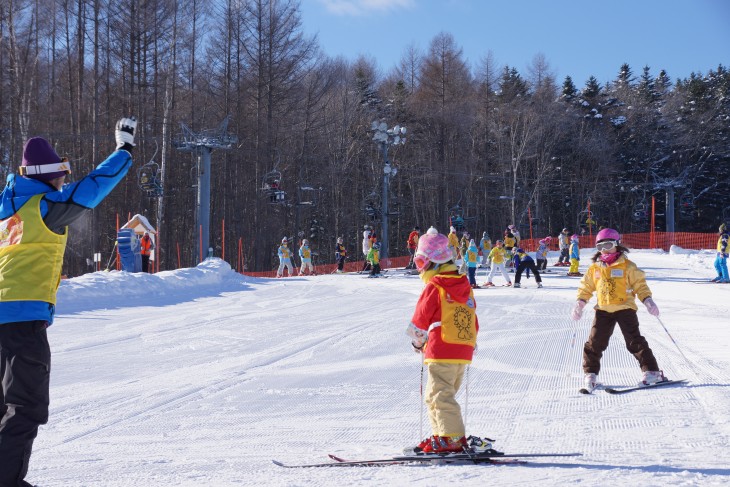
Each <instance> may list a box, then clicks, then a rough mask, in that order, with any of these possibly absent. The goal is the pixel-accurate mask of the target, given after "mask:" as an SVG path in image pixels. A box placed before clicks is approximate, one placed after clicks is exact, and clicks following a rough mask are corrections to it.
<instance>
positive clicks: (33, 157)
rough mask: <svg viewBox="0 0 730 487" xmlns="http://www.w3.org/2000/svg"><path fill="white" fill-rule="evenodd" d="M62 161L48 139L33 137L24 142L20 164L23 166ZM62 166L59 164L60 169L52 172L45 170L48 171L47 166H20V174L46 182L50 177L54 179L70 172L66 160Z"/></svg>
mask: <svg viewBox="0 0 730 487" xmlns="http://www.w3.org/2000/svg"><path fill="white" fill-rule="evenodd" d="M62 162H63V161H62V160H61V158H60V157H59V156H58V154H56V151H55V150H53V147H51V144H49V143H48V141H47V140H46V139H44V138H43V137H33V138H31V139H28V141H27V142H26V143H25V147H23V164H22V165H21V166H22V167H24V168H25V167H30V166H43V165H45V164H60V163H62ZM63 166H64V168H61V167H60V166H59V167H58V169H61V170H56V171H53V172H45V171H49V168H43V169H42V168H40V167H38V168H34V169H22V168H21V170H20V174H22V175H24V176H28V177H29V178H33V179H37V180H39V181H44V182H46V183H47V182H49V181H51V180H52V179H56V178H58V177H61V176H63V175H65V174H70V173H71V166H70V164H68V163H67V162H66V163H64V164H63ZM53 169H56V168H53ZM50 170H52V169H50Z"/></svg>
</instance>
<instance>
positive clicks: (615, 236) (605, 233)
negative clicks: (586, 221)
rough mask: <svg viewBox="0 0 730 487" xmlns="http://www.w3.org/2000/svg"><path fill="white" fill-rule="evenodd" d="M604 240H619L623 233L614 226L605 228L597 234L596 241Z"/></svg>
mask: <svg viewBox="0 0 730 487" xmlns="http://www.w3.org/2000/svg"><path fill="white" fill-rule="evenodd" d="M603 240H615V241H616V242H618V241H620V240H621V234H620V233H618V232H617V231H616V230H614V229H613V228H604V229H603V230H601V231H600V232H598V233H597V234H596V243H598V242H602V241H603Z"/></svg>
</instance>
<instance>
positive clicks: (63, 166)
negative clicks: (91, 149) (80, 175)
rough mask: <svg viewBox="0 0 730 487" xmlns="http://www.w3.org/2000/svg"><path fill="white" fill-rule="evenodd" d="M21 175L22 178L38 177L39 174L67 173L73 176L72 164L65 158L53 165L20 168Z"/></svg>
mask: <svg viewBox="0 0 730 487" xmlns="http://www.w3.org/2000/svg"><path fill="white" fill-rule="evenodd" d="M18 169H19V171H18V172H19V173H20V175H21V176H37V175H39V174H50V173H54V172H65V173H66V174H71V163H69V162H68V159H67V158H65V157H63V158H62V159H61V160H60V161H59V162H54V163H51V164H39V165H36V166H20V167H19V168H18Z"/></svg>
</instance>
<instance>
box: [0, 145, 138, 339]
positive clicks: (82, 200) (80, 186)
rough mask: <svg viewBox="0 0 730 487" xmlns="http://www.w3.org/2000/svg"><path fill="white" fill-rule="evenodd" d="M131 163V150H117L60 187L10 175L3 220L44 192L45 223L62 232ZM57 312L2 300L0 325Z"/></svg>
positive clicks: (1, 202) (0, 200) (1, 205)
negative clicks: (77, 178)
mask: <svg viewBox="0 0 730 487" xmlns="http://www.w3.org/2000/svg"><path fill="white" fill-rule="evenodd" d="M131 166H132V155H131V154H130V153H129V152H127V151H126V150H117V151H114V152H113V153H112V154H111V155H110V156H109V157H107V159H106V160H105V161H104V162H102V163H101V164H99V165H98V166H97V167H96V169H94V170H93V171H91V172H90V173H89V174H88V175H87V176H86V177H84V178H83V179H81V180H79V181H76V182H73V183H68V184H64V185H63V187H62V188H61V189H60V190H56V188H55V187H53V186H51V185H50V184H47V183H45V182H43V181H38V180H36V179H32V178H27V177H24V176H19V175H17V174H10V175H8V178H7V183H6V185H5V189H3V192H2V193H1V194H0V220H5V219H7V218H10V217H11V216H13V215H14V214H15V213H17V212H18V210H19V209H20V208H21V207H22V206H23V205H24V204H26V203H27V202H28V200H30V199H31V198H32V197H33V196H35V195H38V194H43V195H44V196H43V198H41V202H40V210H41V217H42V218H43V222H44V223H45V224H46V226H47V227H48V228H49V229H50V230H51V231H53V232H55V233H59V234H62V233H63V232H64V231H65V229H66V227H67V226H68V225H70V224H71V223H73V222H74V221H76V220H78V219H79V218H80V217H81V216H83V215H84V214H85V213H86V211H87V210H90V209H92V208H95V207H96V206H97V205H98V204H99V203H101V201H102V200H103V199H104V198H105V197H106V196H107V195H109V193H111V191H112V189H114V187H115V186H116V185H117V184H118V183H119V182H120V181H121V180H122V179H123V178H124V176H126V174H127V171H129V168H130V167H131ZM39 257H40V256H39ZM55 312H56V309H55V306H54V305H53V304H51V303H46V302H43V301H0V326H1V325H2V324H3V323H15V322H19V321H35V320H44V321H47V322H48V323H49V324H51V323H53V318H54V315H55Z"/></svg>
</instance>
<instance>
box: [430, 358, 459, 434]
mask: <svg viewBox="0 0 730 487" xmlns="http://www.w3.org/2000/svg"><path fill="white" fill-rule="evenodd" d="M427 367H428V384H427V386H426V394H425V398H424V402H425V403H426V406H427V407H428V419H429V420H430V422H431V429H432V430H433V434H434V435H435V436H449V437H457V436H464V420H463V419H462V417H461V407H459V403H458V402H456V393H457V392H458V391H459V387H461V381H462V379H463V378H464V370H465V369H466V365H464V364H448V363H441V362H432V363H429V364H428V365H427Z"/></svg>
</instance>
